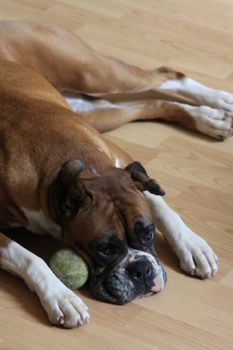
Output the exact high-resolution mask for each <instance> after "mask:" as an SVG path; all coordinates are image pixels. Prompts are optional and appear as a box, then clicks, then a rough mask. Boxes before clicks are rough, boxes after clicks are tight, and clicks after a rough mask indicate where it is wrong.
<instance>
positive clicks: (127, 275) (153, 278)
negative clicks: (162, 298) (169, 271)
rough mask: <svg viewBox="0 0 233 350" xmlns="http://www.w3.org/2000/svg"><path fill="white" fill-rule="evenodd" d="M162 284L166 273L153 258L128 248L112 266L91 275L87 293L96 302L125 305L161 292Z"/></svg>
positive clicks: (150, 255) (154, 257)
mask: <svg viewBox="0 0 233 350" xmlns="http://www.w3.org/2000/svg"><path fill="white" fill-rule="evenodd" d="M165 284H166V272H165V270H164V269H163V267H162V265H161V264H160V263H159V261H158V259H157V258H156V256H154V255H152V254H149V253H145V252H142V251H139V250H136V249H131V248H130V249H129V250H128V254H127V256H126V257H125V258H124V259H123V260H122V261H120V262H118V263H117V264H116V265H115V266H113V267H110V268H106V269H103V270H99V271H96V272H93V273H92V275H91V277H90V281H89V290H90V293H91V294H92V296H93V297H94V298H96V299H98V300H101V301H105V302H109V303H113V304H126V303H128V302H130V301H132V300H133V299H135V298H138V297H143V296H146V295H151V294H154V293H158V292H160V291H161V290H163V289H164V287H165Z"/></svg>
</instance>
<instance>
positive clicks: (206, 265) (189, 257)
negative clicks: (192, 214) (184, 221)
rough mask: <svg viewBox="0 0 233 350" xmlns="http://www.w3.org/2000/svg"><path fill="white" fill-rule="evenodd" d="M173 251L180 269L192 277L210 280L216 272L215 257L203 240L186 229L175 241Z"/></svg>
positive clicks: (216, 261) (216, 259)
mask: <svg viewBox="0 0 233 350" xmlns="http://www.w3.org/2000/svg"><path fill="white" fill-rule="evenodd" d="M174 250H175V252H176V254H177V256H178V258H179V260H180V267H181V269H182V270H184V271H185V272H186V273H188V274H190V275H192V276H197V277H200V278H210V277H212V276H214V275H215V274H216V272H217V271H218V257H217V255H216V254H215V253H214V252H213V250H212V249H211V248H210V246H209V245H208V243H207V242H206V241H205V240H204V239H202V238H201V237H200V236H198V235H196V234H195V233H194V232H192V231H191V230H190V229H189V228H187V227H186V232H185V233H182V235H181V236H180V238H179V240H177V242H176V246H175V247H174Z"/></svg>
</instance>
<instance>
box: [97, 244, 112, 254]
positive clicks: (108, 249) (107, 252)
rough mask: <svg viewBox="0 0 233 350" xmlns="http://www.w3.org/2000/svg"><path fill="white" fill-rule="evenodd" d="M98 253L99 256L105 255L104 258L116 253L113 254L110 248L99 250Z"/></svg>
mask: <svg viewBox="0 0 233 350" xmlns="http://www.w3.org/2000/svg"><path fill="white" fill-rule="evenodd" d="M98 253H99V254H101V255H105V256H111V255H113V254H115V253H116V252H114V250H113V249H112V248H111V247H108V246H106V247H102V248H101V249H99V250H98Z"/></svg>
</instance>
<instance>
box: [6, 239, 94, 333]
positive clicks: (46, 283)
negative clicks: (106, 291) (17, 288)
mask: <svg viewBox="0 0 233 350" xmlns="http://www.w3.org/2000/svg"><path fill="white" fill-rule="evenodd" d="M0 267H1V268H2V269H4V270H6V271H9V272H11V273H13V274H16V275H17V276H19V277H21V278H22V279H23V280H24V281H25V282H26V284H27V285H28V287H29V288H30V289H31V290H32V291H34V292H36V293H37V295H38V297H39V299H40V301H41V304H42V305H43V307H44V309H45V311H46V312H47V314H48V317H49V320H50V321H51V322H52V323H53V324H55V325H58V326H63V327H66V328H74V327H78V326H80V325H83V324H85V323H86V322H87V321H88V319H89V314H88V311H87V307H86V305H85V304H84V303H83V302H82V300H81V299H80V298H79V297H78V296H77V295H76V294H74V293H73V292H72V291H71V290H70V289H68V288H67V287H66V286H65V285H64V284H63V283H62V282H61V281H60V280H59V279H58V278H57V277H56V276H55V275H54V274H53V272H52V271H51V270H50V268H49V267H48V265H47V264H46V263H45V262H44V260H42V259H41V258H39V257H38V256H36V255H34V254H32V253H31V252H29V251H28V250H26V249H25V248H23V247H22V246H20V245H19V244H18V243H16V242H14V241H12V240H10V239H9V238H8V237H6V236H5V235H3V234H2V233H0Z"/></svg>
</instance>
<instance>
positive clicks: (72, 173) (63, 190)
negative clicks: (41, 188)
mask: <svg viewBox="0 0 233 350" xmlns="http://www.w3.org/2000/svg"><path fill="white" fill-rule="evenodd" d="M84 170H85V165H84V163H83V162H81V161H80V160H69V161H68V162H66V163H64V164H63V166H62V168H61V170H60V172H59V174H58V176H57V179H56V183H55V192H56V194H55V195H56V198H57V206H58V210H59V213H60V216H61V218H64V219H68V218H70V217H72V216H73V215H74V214H76V213H77V212H78V210H79V208H80V206H81V205H82V204H83V203H84V201H85V199H86V196H87V195H86V191H85V187H84V185H83V183H82V181H81V180H80V178H79V176H80V173H81V172H82V171H84Z"/></svg>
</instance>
